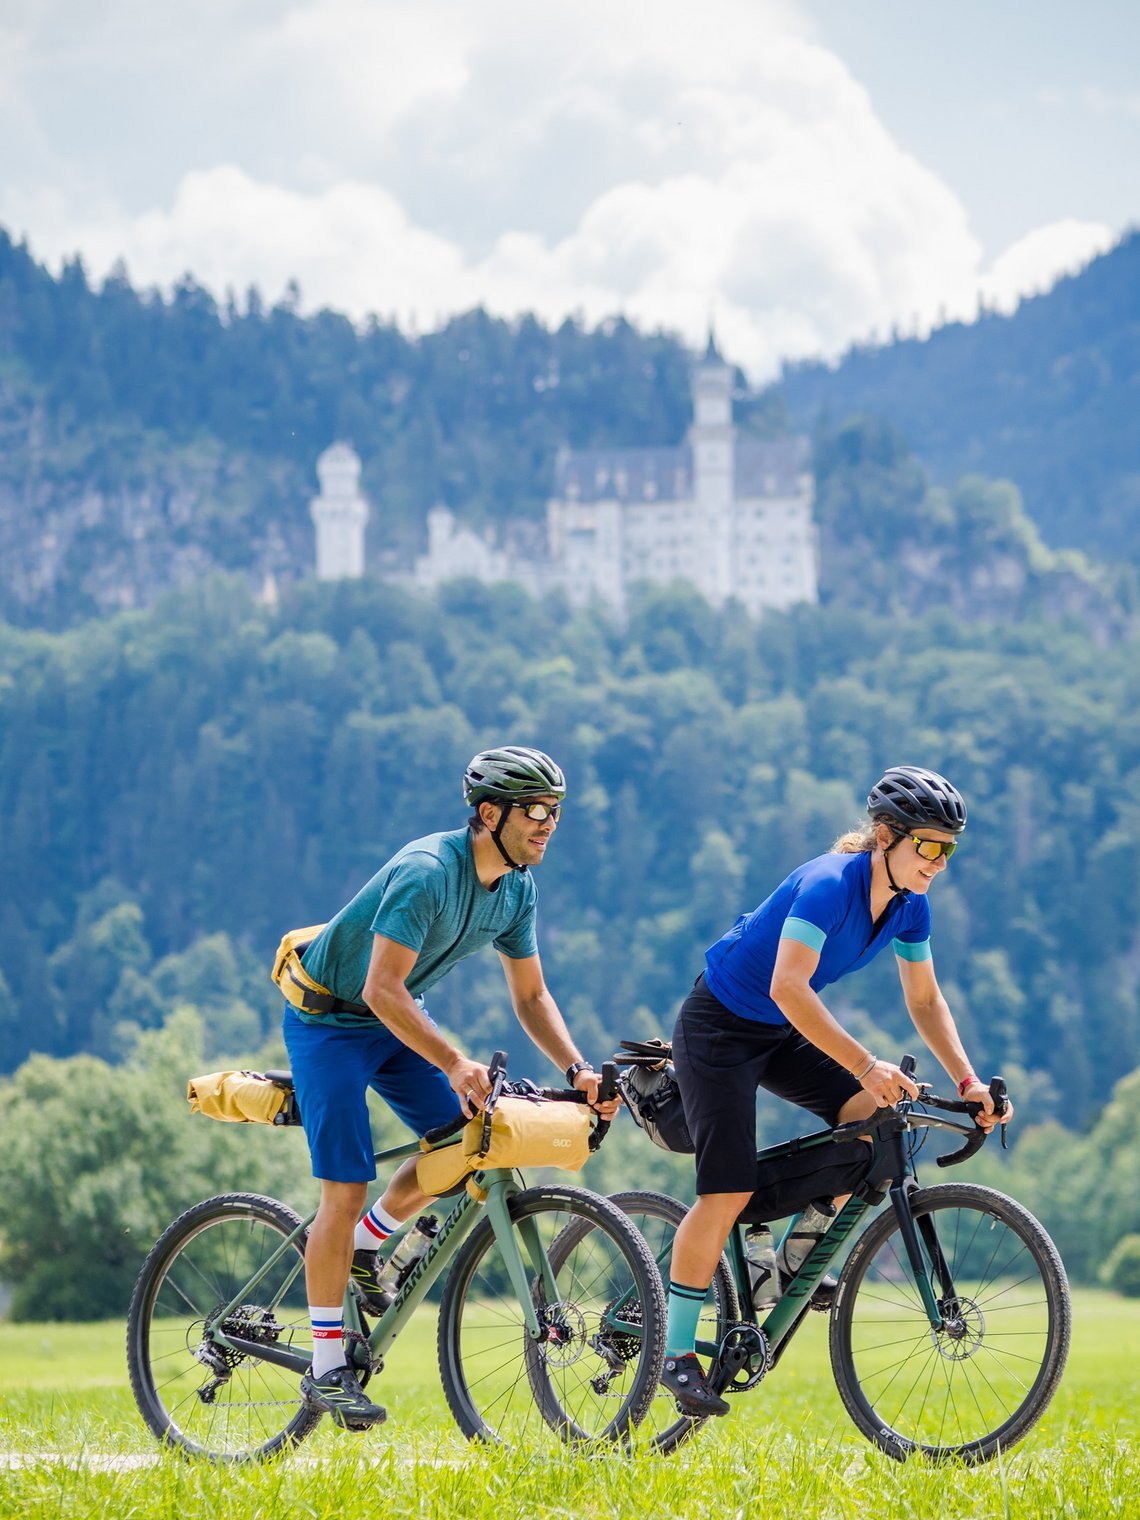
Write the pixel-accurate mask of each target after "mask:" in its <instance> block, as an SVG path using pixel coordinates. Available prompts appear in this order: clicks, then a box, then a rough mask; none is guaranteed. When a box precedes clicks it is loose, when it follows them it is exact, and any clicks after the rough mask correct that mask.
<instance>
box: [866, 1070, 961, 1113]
mask: <svg viewBox="0 0 1140 1520" xmlns="http://www.w3.org/2000/svg"><path fill="white" fill-rule="evenodd" d="M859 1082H860V1085H861V1086H862V1088H863V1091H864V1092H866V1093H870V1095H871V1097H872V1098H874V1100H875V1102H876V1103H877V1104H878V1106H879V1107H880V1108H890V1107H891V1105H892V1104H894V1103H897V1102H898V1101H899V1099H900V1098H917V1097H918V1088H917V1087H916V1085H915V1084H914V1082H913V1081H912V1080H911V1078H910V1077H908V1076H907V1074H906V1072H904V1071H902V1070H901V1069H900V1068H899V1067H898V1066H896V1065H895V1064H894V1062H893V1061H876V1062H875V1064H874V1066H872V1067H871V1069H870V1071H868V1072H867V1073H866V1074H865V1075H864V1076H862V1077H860V1078H859ZM986 1096H987V1097H988V1096H989V1093H988V1092H987V1094H986Z"/></svg>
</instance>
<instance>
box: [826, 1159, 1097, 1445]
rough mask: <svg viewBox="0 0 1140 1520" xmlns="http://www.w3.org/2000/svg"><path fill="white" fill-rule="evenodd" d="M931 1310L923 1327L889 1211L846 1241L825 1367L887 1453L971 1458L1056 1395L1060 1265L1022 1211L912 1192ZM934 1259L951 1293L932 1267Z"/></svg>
mask: <svg viewBox="0 0 1140 1520" xmlns="http://www.w3.org/2000/svg"><path fill="white" fill-rule="evenodd" d="M911 1208H912V1211H913V1213H914V1216H915V1220H916V1223H917V1224H918V1226H919V1236H920V1239H921V1240H922V1243H923V1254H924V1258H925V1260H926V1263H927V1269H928V1272H929V1274H930V1280H931V1283H932V1286H933V1288H934V1291H935V1296H936V1297H937V1298H938V1300H939V1303H940V1306H941V1307H942V1311H943V1326H942V1328H941V1329H939V1330H933V1329H932V1328H931V1325H930V1322H929V1320H928V1318H927V1315H926V1311H925V1309H924V1308H923V1306H922V1302H921V1299H920V1297H919V1293H918V1289H917V1287H916V1285H915V1282H914V1277H913V1274H912V1271H911V1266H910V1262H909V1259H908V1257H907V1254H906V1249H905V1247H904V1245H903V1242H902V1239H901V1236H900V1233H899V1229H898V1222H897V1220H896V1218H895V1216H894V1213H893V1211H892V1212H891V1213H889V1214H883V1215H881V1216H880V1217H879V1218H878V1219H877V1220H875V1222H874V1223H873V1224H872V1225H871V1226H870V1228H869V1229H868V1230H867V1231H866V1233H865V1234H864V1235H863V1236H862V1237H861V1238H860V1239H859V1241H858V1242H857V1243H856V1245H855V1248H854V1250H853V1251H852V1253H851V1258H850V1260H849V1261H848V1263H847V1265H846V1267H845V1268H844V1271H843V1274H842V1276H841V1278H840V1286H839V1292H838V1295H837V1300H836V1306H835V1309H834V1311H833V1315H832V1323H831V1361H832V1369H833V1371H834V1373H835V1379H836V1383H837V1385H838V1387H839V1392H840V1395H841V1396H842V1398H843V1402H844V1404H845V1405H846V1407H847V1410H848V1412H849V1413H850V1415H851V1417H852V1419H853V1420H854V1421H855V1423H856V1425H857V1426H858V1427H859V1429H860V1430H861V1431H862V1432H863V1434H864V1435H865V1436H867V1437H868V1439H869V1440H871V1441H873V1442H874V1443H875V1444H876V1445H877V1446H879V1447H881V1448H882V1450H884V1451H885V1452H887V1453H888V1454H889V1455H890V1456H893V1457H896V1458H900V1459H902V1458H905V1457H907V1456H910V1455H911V1454H912V1453H915V1452H921V1453H923V1454H925V1455H926V1456H929V1457H933V1458H936V1459H939V1458H946V1457H957V1458H960V1459H962V1460H964V1461H967V1462H984V1461H988V1460H989V1459H990V1458H991V1457H993V1456H995V1455H996V1454H997V1452H998V1451H999V1450H1005V1449H1007V1448H1008V1447H1010V1446H1012V1445H1013V1444H1014V1443H1015V1442H1016V1441H1019V1440H1020V1439H1021V1438H1022V1437H1023V1436H1024V1435H1025V1434H1026V1432H1027V1431H1028V1430H1030V1429H1031V1428H1032V1426H1033V1425H1034V1424H1035V1423H1036V1421H1037V1420H1038V1419H1040V1417H1041V1415H1042V1414H1043V1413H1044V1411H1045V1409H1046V1408H1047V1406H1048V1404H1049V1401H1050V1399H1051V1398H1052V1397H1053V1394H1054V1392H1055V1391H1056V1388H1057V1385H1058V1383H1059V1382H1060V1379H1061V1374H1062V1373H1063V1371H1064V1367H1065V1359H1066V1356H1067V1354H1068V1346H1069V1335H1070V1327H1071V1308H1070V1303H1069V1289H1068V1282H1067V1280H1066V1278H1065V1270H1064V1267H1063V1266H1062V1264H1061V1259H1060V1257H1059V1256H1058V1255H1057V1251H1056V1248H1055V1247H1054V1245H1053V1243H1052V1241H1051V1240H1050V1239H1049V1237H1048V1235H1046V1233H1045V1231H1044V1230H1043V1229H1042V1228H1041V1226H1040V1224H1038V1222H1037V1220H1036V1219H1034V1218H1033V1216H1032V1214H1030V1213H1029V1212H1028V1210H1026V1209H1023V1208H1022V1207H1021V1206H1020V1204H1017V1203H1014V1202H1013V1201H1012V1200H1011V1199H1009V1198H1005V1197H1003V1196H1002V1195H1001V1194H1000V1193H997V1192H994V1191H993V1190H992V1189H990V1188H983V1187H978V1186H975V1185H973V1184H969V1183H965V1184H961V1185H957V1184H949V1185H946V1186H941V1187H933V1188H928V1189H926V1190H924V1191H919V1192H915V1193H912V1194H911ZM935 1239H936V1240H937V1245H938V1248H939V1249H940V1251H941V1253H942V1255H943V1257H944V1258H945V1261H946V1265H947V1267H948V1269H949V1279H950V1282H951V1283H952V1285H953V1289H954V1297H953V1298H951V1297H949V1296H948V1295H947V1293H946V1288H945V1284H944V1283H943V1282H942V1280H941V1279H940V1277H939V1274H938V1271H937V1269H936V1268H935V1267H934V1266H933V1265H932V1254H933V1241H934V1240H935Z"/></svg>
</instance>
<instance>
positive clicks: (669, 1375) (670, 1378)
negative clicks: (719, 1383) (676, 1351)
mask: <svg viewBox="0 0 1140 1520" xmlns="http://www.w3.org/2000/svg"><path fill="white" fill-rule="evenodd" d="M661 1386H662V1388H665V1389H667V1390H668V1392H669V1393H671V1394H672V1395H673V1397H674V1398H675V1399H676V1400H677V1406H678V1408H679V1409H680V1411H681V1413H682V1414H691V1415H697V1416H704V1415H708V1414H727V1413H728V1411H729V1408H730V1405H729V1402H728V1400H727V1399H722V1398H721V1396H720V1394H719V1393H717V1392H716V1391H715V1389H713V1388H712V1387H710V1385H709V1380H708V1378H707V1377H706V1376H705V1374H704V1370H703V1368H702V1367H701V1364H700V1362H699V1361H698V1360H697V1354H696V1352H695V1351H687V1352H686V1353H685V1355H684V1356H667V1357H666V1358H665V1365H664V1367H663V1368H662V1369H661Z"/></svg>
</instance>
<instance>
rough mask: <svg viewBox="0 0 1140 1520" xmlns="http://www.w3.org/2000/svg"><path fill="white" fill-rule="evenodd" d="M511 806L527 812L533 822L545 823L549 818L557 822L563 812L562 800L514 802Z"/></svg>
mask: <svg viewBox="0 0 1140 1520" xmlns="http://www.w3.org/2000/svg"><path fill="white" fill-rule="evenodd" d="M511 806H512V807H517V808H518V810H519V812H520V813H525V814H526V816H527V817H528V818H529V819H530V821H531V822H532V823H545V822H546V820H547V819H548V818H549V819H551V821H552V822H554V823H557V822H558V815H559V814H560V813H561V812H562V804H561V803H560V802H512V803H511Z"/></svg>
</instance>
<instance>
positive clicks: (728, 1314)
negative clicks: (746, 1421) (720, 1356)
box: [610, 1190, 740, 1456]
mask: <svg viewBox="0 0 1140 1520" xmlns="http://www.w3.org/2000/svg"><path fill="white" fill-rule="evenodd" d="M610 1202H611V1203H613V1204H616V1205H617V1207H618V1208H619V1209H621V1211H622V1213H623V1214H626V1215H627V1216H628V1217H629V1218H630V1219H632V1220H633V1222H634V1224H635V1225H636V1226H637V1228H638V1230H639V1232H640V1233H641V1235H642V1236H643V1237H644V1239H645V1241H646V1243H647V1245H648V1246H649V1250H650V1253H651V1254H652V1256H653V1258H654V1260H655V1261H656V1262H657V1268H658V1271H659V1272H660V1274H661V1280H662V1287H663V1289H664V1290H665V1291H666V1292H667V1291H668V1286H669V1270H670V1269H669V1257H668V1255H667V1254H666V1253H667V1252H668V1249H669V1244H670V1241H671V1239H672V1236H673V1235H674V1234H675V1233H676V1230H677V1226H678V1225H679V1224H680V1223H681V1220H682V1219H684V1217H685V1215H686V1214H687V1213H688V1212H689V1210H688V1208H687V1207H686V1206H685V1204H683V1203H681V1201H680V1200H679V1199H677V1198H672V1197H670V1196H669V1194H668V1193H655V1192H648V1191H642V1190H638V1191H635V1192H628V1193H611V1194H610ZM739 1319H740V1300H739V1295H738V1294H737V1291H736V1284H735V1282H734V1281H733V1277H732V1268H731V1267H730V1266H729V1264H728V1258H727V1257H725V1256H722V1257H721V1258H720V1260H719V1261H718V1262H717V1265H716V1271H715V1272H714V1273H713V1278H712V1282H711V1283H710V1285H709V1296H708V1298H707V1299H706V1301H705V1306H704V1308H703V1309H702V1310H701V1317H700V1320H699V1321H698V1325H697V1339H698V1340H704V1341H715V1342H716V1343H717V1345H719V1344H720V1343H721V1341H722V1340H723V1339H724V1337H725V1333H726V1332H727V1330H728V1327H729V1326H730V1325H732V1324H735V1323H736V1322H737V1321H738V1320H739ZM707 1418H708V1416H707V1415H685V1414H681V1413H680V1411H679V1410H678V1409H677V1404H676V1400H675V1399H674V1398H673V1397H672V1396H671V1395H670V1394H669V1393H667V1392H666V1391H665V1389H664V1388H661V1387H658V1389H657V1391H656V1395H655V1397H654V1399H653V1403H652V1405H651V1406H650V1409H649V1412H648V1414H647V1415H646V1416H645V1418H644V1420H643V1421H642V1422H641V1425H640V1427H639V1430H638V1444H639V1445H640V1444H642V1441H643V1440H644V1439H645V1437H646V1436H647V1435H648V1445H649V1446H650V1447H651V1448H652V1449H653V1450H654V1451H658V1452H660V1453H661V1454H662V1455H664V1456H667V1455H668V1454H669V1453H670V1452H674V1451H676V1450H677V1448H678V1447H679V1446H682V1445H683V1444H684V1443H685V1442H686V1441H687V1440H688V1439H689V1437H690V1436H691V1435H693V1433H694V1432H695V1431H697V1430H699V1429H700V1428H701V1426H702V1425H703V1424H704V1423H705V1420H706V1419H707Z"/></svg>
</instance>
